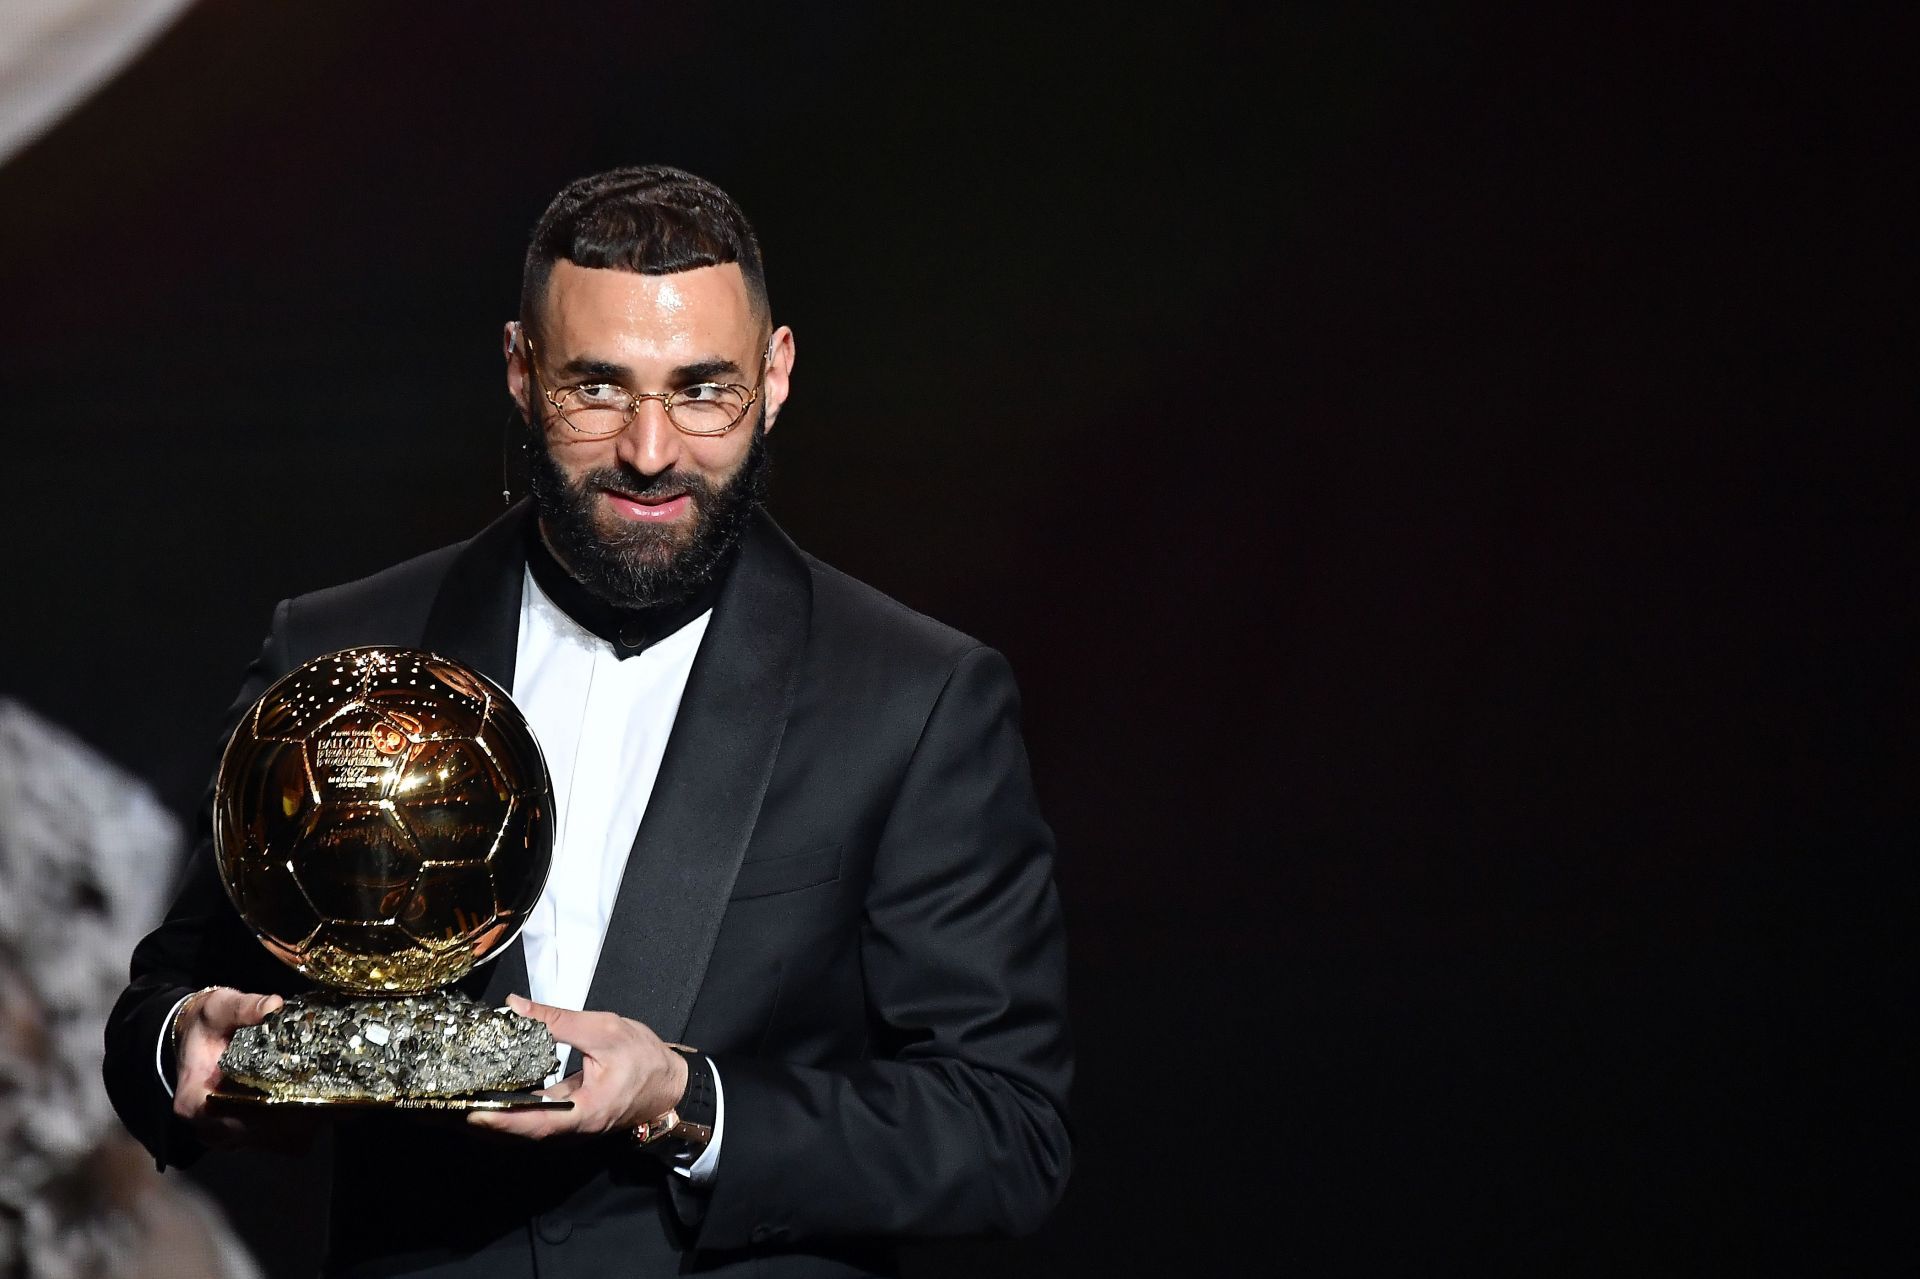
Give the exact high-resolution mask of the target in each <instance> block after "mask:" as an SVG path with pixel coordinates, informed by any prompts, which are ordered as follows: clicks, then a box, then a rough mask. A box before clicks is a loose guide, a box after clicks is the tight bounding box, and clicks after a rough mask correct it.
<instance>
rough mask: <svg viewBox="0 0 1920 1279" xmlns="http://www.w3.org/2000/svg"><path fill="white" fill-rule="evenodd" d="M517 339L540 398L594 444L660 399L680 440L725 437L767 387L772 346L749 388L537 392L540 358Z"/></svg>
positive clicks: (589, 386) (583, 386)
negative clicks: (646, 403)
mask: <svg viewBox="0 0 1920 1279" xmlns="http://www.w3.org/2000/svg"><path fill="white" fill-rule="evenodd" d="M520 336H521V340H522V341H524V342H525V343H526V346H527V373H528V375H529V376H531V377H532V379H533V385H534V389H535V390H537V391H539V392H540V398H541V399H543V400H545V401H546V402H547V403H548V404H551V405H552V406H553V411H554V413H555V414H556V415H557V416H558V417H559V418H560V420H561V421H562V422H565V423H566V424H567V428H568V429H569V430H571V431H572V432H573V433H574V434H575V435H578V436H580V437H582V438H584V439H591V440H599V439H605V438H606V437H608V436H610V435H618V434H620V432H622V431H624V430H626V429H627V427H628V426H629V425H630V424H631V423H632V422H633V418H634V415H635V414H636V413H638V412H639V411H640V404H641V401H643V400H659V401H660V406H661V407H662V408H664V409H665V410H666V411H667V420H668V421H669V422H671V423H673V427H674V429H675V430H677V431H679V432H680V433H681V434H683V435H725V434H726V433H727V432H728V431H731V430H732V429H733V428H734V427H736V426H738V425H739V424H740V421H741V419H742V418H744V417H746V415H747V412H748V410H750V409H751V408H753V405H754V401H756V400H758V399H759V398H760V388H761V387H762V386H764V385H765V384H766V380H767V367H768V365H770V364H771V363H772V362H773V347H772V345H771V344H769V345H768V347H767V349H766V351H765V352H763V353H762V355H761V360H760V380H759V381H758V382H755V383H754V384H753V385H752V386H742V385H740V384H739V383H737V382H696V383H694V384H693V385H691V386H683V387H681V388H680V389H678V390H676V391H630V390H628V389H627V388H626V387H624V386H621V385H620V384H619V383H618V382H575V383H571V384H569V385H567V386H557V387H554V388H553V389H552V390H544V389H542V388H541V385H540V383H541V377H540V371H539V356H538V354H537V353H536V352H535V351H534V348H533V337H532V335H531V334H528V333H526V332H524V331H522V333H521V335H520Z"/></svg>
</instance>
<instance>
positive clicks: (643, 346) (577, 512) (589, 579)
mask: <svg viewBox="0 0 1920 1279" xmlns="http://www.w3.org/2000/svg"><path fill="white" fill-rule="evenodd" d="M537 325H538V328H537V330H536V332H535V334H534V335H533V338H534V348H535V351H536V355H537V360H536V364H537V368H536V369H535V374H536V376H537V379H538V385H537V387H536V385H535V383H534V381H533V380H532V379H530V378H529V377H528V368H527V360H526V349H527V348H526V344H525V343H524V342H519V343H515V342H514V341H513V340H512V334H511V332H510V333H509V341H508V345H509V358H508V365H507V386H508V389H509V390H510V391H511V392H512V393H513V396H514V399H515V400H516V401H518V402H519V404H520V406H521V408H522V410H523V411H525V412H526V413H528V415H529V420H530V421H532V422H534V423H537V424H540V427H541V431H542V434H543V436H544V439H545V450H544V454H543V455H539V454H537V455H536V457H535V459H534V467H533V485H532V487H533V496H534V501H535V504H536V506H537V507H538V509H539V512H540V523H541V528H542V530H543V531H544V532H545V533H546V536H547V542H548V544H549V545H550V546H551V547H552V548H553V550H554V551H555V552H556V554H557V555H558V556H559V558H560V559H561V561H562V562H563V563H564V564H565V565H566V567H567V568H568V570H569V571H570V572H572V573H573V575H574V576H575V577H576V578H578V579H579V580H580V581H581V583H582V584H583V585H585V586H586V587H587V588H588V589H589V590H591V591H593V592H594V593H595V594H597V595H599V596H601V597H602V598H604V599H607V600H608V601H609V602H611V603H613V604H616V605H619V606H622V607H629V608H633V607H644V606H646V605H649V604H656V603H663V602H669V601H672V600H674V599H677V598H681V597H684V596H685V595H686V594H688V593H690V592H691V591H692V590H694V589H695V588H697V587H698V586H699V585H700V584H701V583H702V582H703V581H704V580H706V578H707V576H708V575H710V574H711V572H712V571H713V569H714V567H715V566H716V565H717V563H718V562H719V560H720V559H721V557H722V556H724V555H725V553H726V551H727V549H728V548H729V547H730V546H731V545H732V544H733V542H734V540H735V539H736V538H737V537H738V536H739V534H740V532H741V530H742V529H743V528H744V527H745V522H746V519H747V516H748V515H749V514H750V513H751V510H752V507H753V504H754V502H755V501H756V500H757V497H758V493H757V483H758V481H759V480H760V479H761V478H762V476H763V473H764V466H765V445H764V441H763V440H762V438H761V437H762V436H763V435H764V433H765V432H766V431H768V430H771V429H772V427H773V424H774V421H775V419H776V418H778V416H779V413H780V407H781V405H782V404H784V403H785V402H786V398H787V389H788V381H789V377H790V375H791V373H792V369H793V334H792V332H791V330H788V329H786V328H781V329H777V330H775V331H774V333H773V334H772V336H771V339H769V338H768V336H767V332H766V322H765V320H764V319H763V318H762V317H761V316H759V315H757V314H755V312H754V309H753V305H752V303H751V301H750V300H749V298H748V294H747V288H746V281H745V279H744V278H743V277H742V275H741V273H740V268H739V267H738V266H735V265H733V264H731V263H728V264H725V265H722V266H710V267H699V268H696V269H694V270H691V271H679V272H675V273H673V274H671V275H641V274H639V273H637V272H633V271H618V270H603V269H599V268H594V267H581V266H576V265H575V264H573V263H572V262H568V261H564V260H563V261H560V262H556V263H555V264H554V268H553V275H552V277H551V280H550V283H549V285H548V288H547V296H546V300H545V305H544V307H543V308H542V310H541V312H540V314H539V317H538V320H537ZM769 351H771V358H768V355H767V353H768V352H769ZM763 367H764V369H765V381H764V383H763V384H762V385H761V387H760V397H759V399H758V401H757V402H756V403H755V405H754V407H753V408H752V409H751V410H749V411H748V413H747V415H746V417H745V418H743V419H742V420H741V421H740V422H739V423H738V424H737V425H736V426H735V427H734V428H733V429H732V430H731V431H729V432H727V433H726V434H725V435H704V436H700V435H687V434H685V433H684V432H682V431H680V430H678V429H677V428H675V427H674V425H673V423H672V422H671V421H669V420H668V418H667V414H666V410H665V408H664V407H663V406H662V404H661V402H660V401H659V400H644V401H642V402H641V403H640V405H639V408H638V411H637V412H636V413H635V415H634V419H633V421H632V422H631V423H629V424H628V426H627V428H626V429H625V430H624V431H621V432H620V433H619V434H617V435H611V436H607V437H604V438H599V439H589V438H583V437H581V436H580V435H578V434H576V433H575V432H574V431H573V430H572V429H571V428H570V427H569V426H568V425H567V424H566V423H565V422H563V421H562V420H560V418H559V417H558V416H557V415H556V414H555V413H554V411H553V409H552V407H551V406H550V405H549V404H547V403H546V402H545V401H544V400H543V399H542V398H541V396H540V392H541V391H550V390H554V389H555V388H558V387H564V386H568V385H571V384H574V383H579V382H598V383H610V384H616V385H619V386H623V387H625V388H626V389H627V390H629V391H633V392H642V391H674V390H679V389H681V388H682V387H686V386H690V385H692V384H694V383H696V382H733V383H738V384H740V385H742V386H748V387H751V386H753V385H754V384H755V383H758V382H761V378H762V369H763Z"/></svg>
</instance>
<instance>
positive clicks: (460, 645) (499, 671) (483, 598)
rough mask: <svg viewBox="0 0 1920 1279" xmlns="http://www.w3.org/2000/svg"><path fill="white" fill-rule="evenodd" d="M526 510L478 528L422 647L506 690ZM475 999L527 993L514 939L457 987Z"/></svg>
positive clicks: (500, 999)
mask: <svg viewBox="0 0 1920 1279" xmlns="http://www.w3.org/2000/svg"><path fill="white" fill-rule="evenodd" d="M527 519H528V506H527V503H526V502H524V501H523V502H518V503H516V504H515V505H513V506H511V507H509V508H508V509H507V511H506V513H505V514H503V515H501V516H500V518H499V519H497V520H495V521H494V522H493V523H491V524H489V525H487V527H486V528H484V529H481V530H480V532H479V533H478V534H476V535H475V536H474V537H473V539H472V540H471V541H469V542H468V543H467V544H466V545H465V546H464V547H462V548H461V550H460V552H459V553H458V554H457V555H456V556H454V560H453V564H452V565H451V566H450V567H449V568H448V569H447V575H446V577H445V578H444V579H442V581H441V583H440V590H439V592H438V593H437V594H436V595H435V596H434V598H433V607H432V609H431V610H430V611H429V612H428V614H427V625H426V629H425V630H424V631H423V632H422V633H421V636H420V647H422V648H424V649H427V650H429V651H431V652H435V653H439V654H442V655H443V656H446V657H451V658H454V659H455V660H457V661H461V662H465V663H466V664H467V665H468V666H471V667H473V668H474V669H475V670H477V671H479V672H480V673H481V674H483V675H485V676H486V677H487V678H489V679H491V680H492V681H493V682H494V683H496V684H498V685H499V686H500V687H501V688H505V689H511V688H512V687H513V667H514V659H515V658H516V657H517V656H518V654H519V650H520V592H521V590H522V588H523V587H524V585H525V583H526V566H527V553H526V542H525V537H526V521H527ZM459 986H460V989H461V990H463V991H465V992H466V993H467V994H469V995H472V996H473V997H475V998H476V999H479V1000H481V1001H482V1002H484V1003H487V1004H489V1005H491V1006H494V1007H498V1006H499V1005H501V1004H503V1003H505V1002H506V998H507V995H508V994H509V993H515V994H521V995H524V994H526V993H527V957H526V953H525V951H524V950H523V949H522V948H521V945H520V939H519V938H518V937H515V938H514V939H513V941H512V942H511V943H509V944H508V945H507V946H506V948H505V949H503V950H500V951H497V952H496V953H495V957H494V958H493V960H492V961H491V962H487V963H483V964H481V965H480V966H479V967H478V968H476V969H474V970H473V971H472V972H471V973H469V974H468V975H467V976H466V977H464V978H463V979H461V981H460V983H459Z"/></svg>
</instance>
